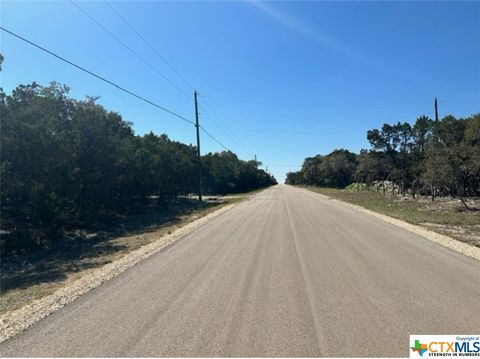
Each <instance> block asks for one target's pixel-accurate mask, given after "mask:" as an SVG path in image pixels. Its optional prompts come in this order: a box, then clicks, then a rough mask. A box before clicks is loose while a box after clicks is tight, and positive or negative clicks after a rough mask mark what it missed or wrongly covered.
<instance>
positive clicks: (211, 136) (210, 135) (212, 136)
mask: <svg viewBox="0 0 480 359" xmlns="http://www.w3.org/2000/svg"><path fill="white" fill-rule="evenodd" d="M200 129H201V130H202V131H203V132H205V133H206V134H207V135H208V136H209V137H210V138H211V139H212V140H214V141H215V142H216V143H218V144H219V145H220V146H222V147H223V148H224V149H225V150H226V151H230V150H229V149H228V148H227V147H226V146H225V145H224V144H223V143H221V142H220V141H219V140H217V139H216V138H215V136H214V135H212V134H211V133H210V132H208V131H207V130H206V129H205V128H203V127H202V126H200Z"/></svg>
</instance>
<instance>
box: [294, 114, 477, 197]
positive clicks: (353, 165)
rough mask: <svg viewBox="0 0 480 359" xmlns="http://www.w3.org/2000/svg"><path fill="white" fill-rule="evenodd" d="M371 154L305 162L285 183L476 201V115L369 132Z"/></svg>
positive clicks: (423, 118)
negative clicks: (369, 188)
mask: <svg viewBox="0 0 480 359" xmlns="http://www.w3.org/2000/svg"><path fill="white" fill-rule="evenodd" d="M367 139H368V141H369V143H370V145H371V148H370V149H363V150H361V151H360V153H359V154H355V153H352V152H349V151H347V150H344V149H340V150H335V151H333V152H332V153H330V154H328V155H326V156H322V155H317V156H315V157H309V158H306V159H305V160H304V162H303V165H302V168H301V170H300V171H298V172H290V173H288V174H287V178H286V183H288V184H301V185H312V186H324V187H335V188H344V187H346V186H348V185H349V184H351V183H354V182H357V183H364V184H366V185H367V186H370V185H372V184H377V186H381V187H382V188H383V190H384V192H385V188H386V185H385V183H390V189H391V190H392V192H394V193H395V191H397V193H401V194H411V195H412V196H413V197H415V196H416V195H417V194H419V193H420V194H424V195H430V196H431V197H432V200H434V199H435V197H436V196H439V195H450V196H460V197H465V196H478V195H480V113H478V114H474V115H472V116H470V117H466V118H455V117H454V116H451V115H448V116H446V117H444V118H443V119H441V120H432V119H430V118H428V117H427V116H421V117H419V118H417V120H416V121H415V123H414V124H413V125H411V124H410V123H408V122H404V123H400V122H398V123H396V124H393V125H390V124H384V125H383V126H382V128H381V129H372V130H370V131H368V132H367Z"/></svg>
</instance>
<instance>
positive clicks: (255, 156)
mask: <svg viewBox="0 0 480 359" xmlns="http://www.w3.org/2000/svg"><path fill="white" fill-rule="evenodd" d="M255 163H257V155H255Z"/></svg>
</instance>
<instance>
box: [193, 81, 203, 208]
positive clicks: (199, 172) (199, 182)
mask: <svg viewBox="0 0 480 359" xmlns="http://www.w3.org/2000/svg"><path fill="white" fill-rule="evenodd" d="M193 98H194V99H195V128H196V129H197V157H198V200H199V201H200V202H202V158H201V157H200V125H199V124H198V101H197V91H195V92H194V93H193Z"/></svg>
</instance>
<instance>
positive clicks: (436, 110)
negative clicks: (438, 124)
mask: <svg viewBox="0 0 480 359" xmlns="http://www.w3.org/2000/svg"><path fill="white" fill-rule="evenodd" d="M437 102H438V101H437V98H436V97H435V121H438V104H437Z"/></svg>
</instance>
